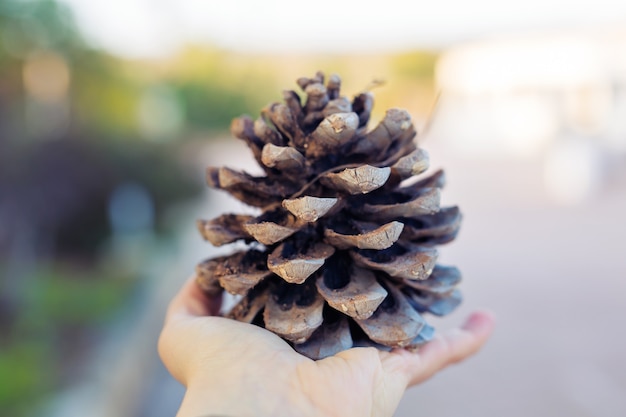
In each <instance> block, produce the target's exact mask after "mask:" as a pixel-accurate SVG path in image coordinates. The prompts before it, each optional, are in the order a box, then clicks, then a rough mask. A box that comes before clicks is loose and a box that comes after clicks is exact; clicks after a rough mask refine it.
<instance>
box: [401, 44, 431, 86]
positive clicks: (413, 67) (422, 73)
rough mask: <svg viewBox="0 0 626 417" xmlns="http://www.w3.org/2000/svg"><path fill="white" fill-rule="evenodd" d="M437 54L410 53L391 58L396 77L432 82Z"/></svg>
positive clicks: (424, 52)
mask: <svg viewBox="0 0 626 417" xmlns="http://www.w3.org/2000/svg"><path fill="white" fill-rule="evenodd" d="M437 57H438V54H436V53H434V52H427V51H412V52H407V53H403V54H400V55H396V56H394V57H393V58H392V66H393V68H394V70H395V72H396V73H397V74H398V75H401V76H403V77H406V78H412V79H419V80H424V79H427V80H432V78H433V76H434V74H435V64H436V62H437Z"/></svg>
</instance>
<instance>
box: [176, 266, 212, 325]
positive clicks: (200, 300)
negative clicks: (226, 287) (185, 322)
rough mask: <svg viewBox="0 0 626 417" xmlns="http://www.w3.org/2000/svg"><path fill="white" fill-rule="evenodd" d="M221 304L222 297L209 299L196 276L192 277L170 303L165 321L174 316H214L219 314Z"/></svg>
mask: <svg viewBox="0 0 626 417" xmlns="http://www.w3.org/2000/svg"><path fill="white" fill-rule="evenodd" d="M221 304H222V297H221V295H220V296H217V297H213V298H210V297H208V296H207V295H206V294H205V293H204V292H203V291H202V289H201V288H200V287H199V286H198V284H197V283H196V279H195V276H192V277H191V278H189V279H188V280H187V281H186V282H185V284H184V285H183V287H182V288H181V289H180V291H179V292H178V294H176V295H175V296H174V298H173V299H172V301H171V302H170V305H169V307H168V309H167V315H166V318H165V320H166V321H168V320H169V319H171V318H172V317H174V316H188V317H198V316H214V315H217V314H218V313H219V310H220V307H221Z"/></svg>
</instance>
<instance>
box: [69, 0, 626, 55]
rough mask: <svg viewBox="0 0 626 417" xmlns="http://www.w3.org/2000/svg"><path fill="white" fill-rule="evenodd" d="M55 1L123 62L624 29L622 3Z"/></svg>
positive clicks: (430, 44)
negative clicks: (208, 52) (189, 46)
mask: <svg viewBox="0 0 626 417" xmlns="http://www.w3.org/2000/svg"><path fill="white" fill-rule="evenodd" d="M62 1H63V2H64V3H67V4H68V5H70V6H71V7H72V8H73V10H74V12H75V15H76V18H77V20H78V24H79V27H80V28H81V29H82V31H83V32H84V33H85V35H86V36H87V38H88V39H89V40H91V41H92V42H93V43H94V44H95V45H97V46H101V47H104V48H106V49H108V50H110V51H112V52H114V53H117V54H121V55H125V56H129V57H154V56H162V55H166V54H168V53H170V52H172V51H174V50H176V48H177V47H179V46H180V45H181V44H183V43H185V42H187V41H193V42H206V43H211V44H214V45H217V46H221V47H226V48H232V49H237V50H244V51H253V52H290V51H305V52H313V51H314V52H344V51H361V52H367V51H380V50H389V49H396V50H397V49H407V48H416V47H422V48H423V47H425V48H438V47H442V46H448V45H450V44H453V43H455V42H459V41H464V40H469V39H475V38H478V37H483V36H489V35H493V34H497V33H503V32H519V31H531V30H536V29H540V30H552V29H566V28H577V27H603V26H607V25H615V26H618V25H626V1H623V0H517V1H515V2H512V1H507V0H431V1H429V2H426V1H406V0H405V1H401V0H385V1H377V2H371V1H351V0H350V1H340V0H334V1H333V0H316V1H306V2H297V1H296V0H219V1H212V0H107V1H94V0H62Z"/></svg>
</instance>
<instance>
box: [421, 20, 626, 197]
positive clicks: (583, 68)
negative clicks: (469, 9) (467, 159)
mask: <svg viewBox="0 0 626 417" xmlns="http://www.w3.org/2000/svg"><path fill="white" fill-rule="evenodd" d="M625 50H626V30H625V29H622V28H620V29H615V30H608V29H607V30H602V31H600V30H598V31H595V32H581V31H578V32H569V33H562V32H559V33H547V34H533V35H532V36H526V37H514V38H511V37H499V38H496V39H493V40H485V41H479V42H473V43H467V44H463V45H460V46H458V47H455V48H453V49H450V50H448V51H447V52H445V53H444V54H443V55H442V57H441V59H440V61H439V63H438V65H437V69H436V82H437V86H438V89H439V90H440V91H441V100H440V105H439V111H438V113H437V117H436V119H435V123H434V125H433V130H432V134H434V135H436V136H437V138H438V139H437V140H438V141H440V142H441V143H444V144H446V145H447V146H449V147H450V148H452V149H454V150H456V151H460V152H463V153H464V154H468V153H469V154H472V155H474V156H487V155H491V156H507V157H540V158H544V176H545V185H546V188H547V191H548V192H549V193H550V194H552V195H553V197H555V198H556V199H557V200H561V201H564V202H573V201H580V200H581V199H583V198H584V197H585V196H587V195H589V194H590V193H591V192H592V190H593V189H594V187H597V184H598V183H599V182H600V181H602V179H603V178H605V177H606V176H607V175H610V173H609V172H608V171H607V170H610V169H611V168H610V166H611V163H612V162H614V160H615V159H620V158H622V157H623V156H624V155H625V154H626V55H625V54H624V53H623V52H624V51H625Z"/></svg>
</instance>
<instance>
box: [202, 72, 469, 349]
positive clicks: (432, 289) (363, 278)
mask: <svg viewBox="0 0 626 417" xmlns="http://www.w3.org/2000/svg"><path fill="white" fill-rule="evenodd" d="M324 78H325V77H324V75H323V74H322V73H320V72H318V73H317V74H316V75H315V77H313V78H300V79H298V80H297V83H298V85H299V86H300V88H301V89H302V90H303V91H304V93H305V94H304V96H305V99H304V101H303V100H302V99H301V97H300V96H299V95H298V94H297V93H296V92H295V91H285V92H284V103H273V104H271V105H269V106H267V107H266V108H264V109H263V110H262V112H261V116H260V117H259V118H258V119H256V120H252V119H250V118H249V117H247V116H243V117H240V118H237V119H235V120H234V121H233V122H232V126H231V131H232V133H233V135H234V136H236V137H237V138H239V139H242V140H243V141H245V142H246V143H247V145H248V146H249V147H250V149H251V150H252V153H253V154H254V157H255V159H256V160H257V162H258V163H259V165H260V166H261V167H262V168H263V170H264V171H265V175H264V176H261V177H255V176H252V175H250V174H247V173H245V172H240V171H235V170H232V169H229V168H226V167H220V168H213V167H210V168H208V169H207V182H208V184H209V186H210V187H213V188H216V189H221V190H224V191H226V192H228V193H230V194H231V195H232V196H234V197H235V198H237V199H239V200H240V201H242V202H244V203H246V204H248V205H251V206H255V207H258V208H260V209H261V214H260V215H259V216H257V217H254V216H246V215H239V214H224V215H222V216H220V217H217V218H215V219H213V220H209V221H206V220H200V221H198V228H199V230H200V233H201V234H202V236H203V237H204V238H205V239H206V240H208V241H209V242H211V243H212V244H213V245H217V246H220V245H225V244H228V243H232V242H235V241H238V240H243V241H245V242H246V243H249V247H248V250H245V251H240V252H235V253H233V254H231V255H229V256H222V257H218V258H213V259H208V260H206V261H204V262H202V263H201V264H199V265H198V266H197V268H196V274H197V282H198V283H199V285H200V286H201V287H202V289H203V290H204V291H205V292H206V293H207V294H209V295H215V294H218V293H220V292H221V291H222V289H225V290H226V291H228V292H230V293H232V294H237V295H240V296H242V298H241V300H240V301H239V302H238V304H236V305H235V307H234V308H233V309H232V310H231V311H230V312H229V313H228V314H227V316H228V317H231V318H233V319H236V320H240V321H243V322H249V323H254V324H257V325H259V326H262V327H265V328H266V329H268V330H270V331H272V332H274V333H276V334H277V335H279V336H281V337H282V338H284V339H285V340H287V341H289V342H290V343H291V344H292V345H293V347H294V348H295V349H296V350H297V351H298V352H300V353H302V354H304V355H306V356H308V357H310V358H313V359H319V358H323V357H326V356H330V355H333V354H335V353H337V352H340V351H342V350H345V349H349V348H351V347H353V346H376V347H379V348H382V349H389V348H394V347H417V346H420V345H421V344H423V343H425V342H427V341H428V340H430V339H431V338H432V336H433V333H434V329H433V328H432V327H431V326H429V325H428V324H427V323H426V321H425V320H424V318H423V316H422V315H423V314H424V313H431V314H434V315H438V316H439V315H445V314H447V313H449V312H450V311H452V310H453V309H454V308H455V307H456V306H457V305H458V304H459V303H460V301H461V296H460V293H459V291H458V290H456V289H455V287H456V285H457V284H458V283H459V281H460V273H459V271H458V269H456V268H454V267H448V266H441V265H437V250H436V249H435V246H436V245H437V244H442V243H446V242H449V241H450V240H452V239H454V237H455V236H456V234H457V232H458V230H459V226H460V222H461V214H460V213H459V210H458V208H457V207H447V208H440V205H439V201H440V190H441V188H442V186H443V184H444V174H443V172H442V171H437V172H435V173H433V174H431V175H428V176H425V175H420V174H422V173H423V172H424V171H426V169H427V168H428V155H427V153H426V152H425V151H423V150H422V149H419V148H418V147H417V145H416V144H415V141H414V138H415V136H416V132H415V129H414V127H413V124H412V122H411V118H410V116H409V114H408V113H407V112H406V111H404V110H399V109H391V110H389V111H387V113H386V115H385V117H384V119H383V120H382V121H381V122H380V123H379V124H378V125H377V126H376V127H374V128H373V129H370V130H368V128H367V124H368V120H369V118H370V112H371V110H372V105H373V97H372V95H371V94H370V93H369V92H365V93H362V94H359V95H357V96H356V97H354V98H353V99H352V100H349V99H348V98H346V97H343V96H341V95H340V84H341V80H340V79H339V77H338V76H336V75H331V76H330V77H329V78H328V80H327V81H326V82H325V80H324Z"/></svg>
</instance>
